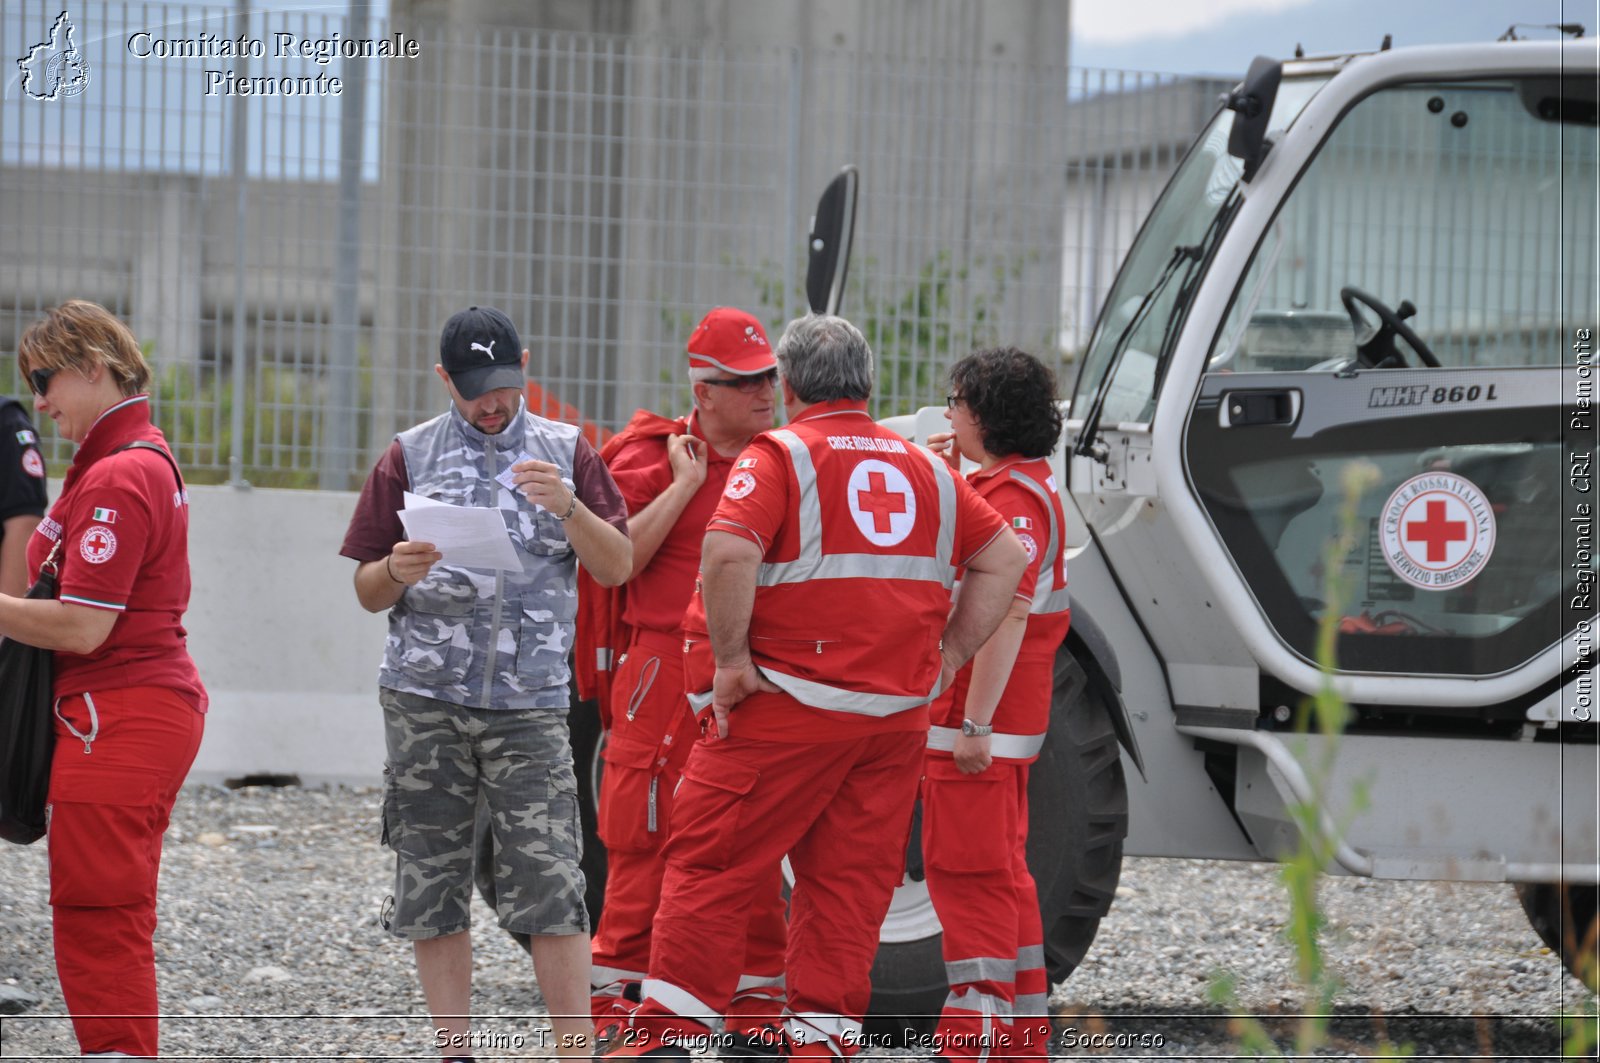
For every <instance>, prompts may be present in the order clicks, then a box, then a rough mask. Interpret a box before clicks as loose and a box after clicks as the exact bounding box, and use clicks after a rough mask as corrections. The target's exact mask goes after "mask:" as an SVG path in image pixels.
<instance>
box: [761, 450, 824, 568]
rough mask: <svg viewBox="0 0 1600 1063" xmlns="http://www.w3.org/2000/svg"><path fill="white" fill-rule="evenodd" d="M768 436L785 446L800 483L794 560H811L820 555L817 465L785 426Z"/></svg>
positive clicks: (809, 452) (808, 451) (820, 536)
mask: <svg viewBox="0 0 1600 1063" xmlns="http://www.w3.org/2000/svg"><path fill="white" fill-rule="evenodd" d="M772 438H773V439H776V440H777V441H778V442H780V443H782V444H783V445H784V446H786V447H788V448H789V460H790V461H791V462H793V463H794V478H795V482H796V483H797V484H798V485H799V487H800V501H799V506H798V512H799V517H800V556H799V557H798V558H797V560H798V561H800V562H805V561H813V560H815V559H818V558H820V557H821V556H822V503H821V502H820V501H819V500H818V499H817V467H816V465H814V464H813V463H812V461H811V451H810V450H808V449H806V445H805V442H804V441H803V440H801V438H800V437H799V436H797V435H795V434H794V433H793V432H791V431H789V430H788V429H787V428H777V429H774V430H773V431H772ZM762 567H763V569H764V568H765V567H766V566H762ZM765 575H766V574H765V572H763V573H762V575H761V577H759V578H758V579H759V583H760V585H761V586H767V585H768V584H767V581H766V579H765Z"/></svg>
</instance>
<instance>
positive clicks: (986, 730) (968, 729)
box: [961, 720, 994, 738]
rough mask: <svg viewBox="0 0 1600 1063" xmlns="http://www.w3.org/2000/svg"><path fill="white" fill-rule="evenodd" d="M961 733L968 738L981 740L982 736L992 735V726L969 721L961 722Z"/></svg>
mask: <svg viewBox="0 0 1600 1063" xmlns="http://www.w3.org/2000/svg"><path fill="white" fill-rule="evenodd" d="M961 733H962V734H963V735H965V736H966V737H968V738H982V737H983V736H984V735H992V734H994V724H992V723H973V722H972V721H971V720H962V721H961Z"/></svg>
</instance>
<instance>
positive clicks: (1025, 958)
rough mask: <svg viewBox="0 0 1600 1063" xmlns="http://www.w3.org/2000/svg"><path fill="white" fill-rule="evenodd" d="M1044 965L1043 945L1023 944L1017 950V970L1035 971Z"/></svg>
mask: <svg viewBox="0 0 1600 1063" xmlns="http://www.w3.org/2000/svg"><path fill="white" fill-rule="evenodd" d="M1043 967H1044V946H1043V945H1024V946H1022V947H1021V948H1020V949H1018V950H1017V970H1019V971H1037V970H1040V969H1041V968H1043Z"/></svg>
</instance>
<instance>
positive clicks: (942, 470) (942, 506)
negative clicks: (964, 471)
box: [914, 447, 956, 587]
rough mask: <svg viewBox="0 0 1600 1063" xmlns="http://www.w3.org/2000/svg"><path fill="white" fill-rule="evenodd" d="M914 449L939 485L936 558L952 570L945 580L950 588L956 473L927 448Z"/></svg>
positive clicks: (951, 579)
mask: <svg viewBox="0 0 1600 1063" xmlns="http://www.w3.org/2000/svg"><path fill="white" fill-rule="evenodd" d="M914 449H915V450H916V451H917V452H918V453H920V454H921V455H922V456H923V457H925V458H927V459H928V464H929V465H931V466H932V467H933V480H934V482H935V483H936V484H938V485H939V543H938V546H937V547H936V548H935V556H936V557H937V558H938V559H939V561H941V562H943V563H944V565H945V566H946V567H948V568H950V574H949V575H948V576H946V577H945V579H944V585H945V586H946V587H949V586H951V584H952V583H953V582H954V581H955V578H956V577H955V567H954V563H953V561H952V555H953V554H954V553H955V552H956V477H955V473H953V472H951V471H950V465H949V463H948V462H946V461H945V460H944V459H943V458H941V457H940V456H939V455H937V454H935V453H934V452H933V451H931V450H929V449H927V448H926V447H916V448H914Z"/></svg>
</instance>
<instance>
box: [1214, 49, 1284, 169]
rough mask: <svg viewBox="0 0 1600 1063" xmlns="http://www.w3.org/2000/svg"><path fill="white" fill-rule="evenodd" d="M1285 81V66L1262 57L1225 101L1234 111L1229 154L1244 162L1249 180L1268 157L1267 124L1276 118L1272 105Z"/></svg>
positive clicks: (1258, 57)
mask: <svg viewBox="0 0 1600 1063" xmlns="http://www.w3.org/2000/svg"><path fill="white" fill-rule="evenodd" d="M1282 80H1283V64H1282V63H1280V62H1278V61H1277V60H1276V59H1268V58H1267V57H1266V56H1264V55H1258V56H1256V57H1255V58H1254V59H1252V60H1251V61H1250V70H1249V72H1248V73H1247V74H1245V76H1244V81H1242V82H1240V84H1239V87H1238V88H1236V89H1234V90H1233V91H1232V92H1230V93H1228V97H1227V100H1226V101H1224V106H1225V107H1227V108H1228V110H1230V111H1232V112H1234V116H1233V130H1232V132H1230V133H1229V134H1228V154H1229V155H1232V156H1233V157H1234V158H1236V159H1238V160H1240V161H1241V162H1243V163H1244V174H1243V178H1244V180H1246V181H1249V180H1250V179H1251V178H1253V177H1255V175H1256V170H1257V169H1258V168H1259V167H1260V166H1261V160H1262V159H1265V158H1266V157H1267V150H1268V145H1267V123H1268V122H1269V121H1270V120H1271V119H1272V104H1273V102H1274V101H1275V100H1277V98H1278V83H1279V82H1280V81H1282Z"/></svg>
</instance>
